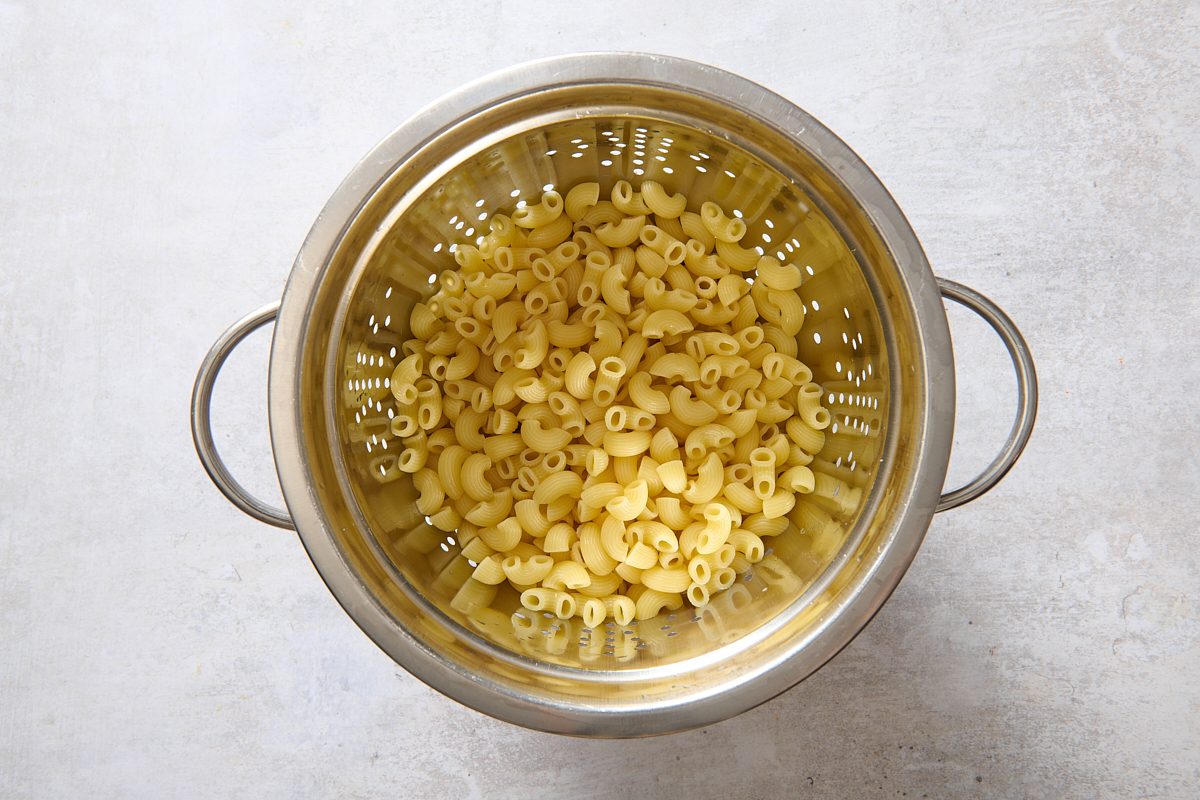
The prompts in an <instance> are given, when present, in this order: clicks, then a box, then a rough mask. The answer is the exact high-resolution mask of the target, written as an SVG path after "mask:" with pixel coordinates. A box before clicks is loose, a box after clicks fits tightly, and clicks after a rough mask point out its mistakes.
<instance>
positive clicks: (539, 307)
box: [385, 180, 849, 628]
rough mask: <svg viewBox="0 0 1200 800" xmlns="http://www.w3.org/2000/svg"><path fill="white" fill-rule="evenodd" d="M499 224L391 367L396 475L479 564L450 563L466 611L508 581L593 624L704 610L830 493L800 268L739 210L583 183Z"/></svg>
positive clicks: (620, 185)
mask: <svg viewBox="0 0 1200 800" xmlns="http://www.w3.org/2000/svg"><path fill="white" fill-rule="evenodd" d="M488 227H489V229H490V233H489V234H488V235H486V236H484V237H483V238H482V239H481V240H480V241H479V243H478V246H476V244H467V243H460V244H459V245H458V246H457V247H456V248H454V254H453V258H454V260H455V263H456V264H457V269H454V268H451V269H448V270H446V271H444V272H442V273H441V274H440V275H439V276H438V278H437V279H436V280H434V281H433V289H434V291H433V294H432V296H430V297H428V298H427V299H426V300H425V301H424V302H420V303H417V304H416V305H415V307H414V308H413V311H412V313H411V316H410V320H409V327H410V330H411V331H412V335H413V339H412V340H410V341H409V342H407V343H404V345H403V348H402V349H403V352H404V354H405V355H404V357H403V358H401V359H400V360H399V361H398V362H397V363H396V366H395V368H394V369H393V370H392V372H391V377H390V381H389V382H388V383H387V384H386V385H387V386H388V388H389V389H390V393H391V397H392V399H394V400H395V403H396V405H395V408H394V410H389V418H390V425H389V427H388V429H389V430H390V432H391V434H392V435H393V436H394V437H396V440H397V441H396V442H394V444H395V446H396V447H397V448H398V449H397V450H396V451H395V453H396V455H395V456H394V463H395V465H396V466H395V469H397V470H399V472H398V473H396V474H400V473H409V474H411V475H412V482H413V486H414V487H415V489H416V492H417V497H416V500H415V505H416V509H417V511H419V512H420V513H421V514H422V515H424V516H425V518H426V520H427V521H428V523H429V524H430V525H431V526H433V527H434V528H437V529H440V530H443V531H447V532H456V535H457V536H458V537H459V539H460V540H461V546H462V549H461V553H460V554H458V555H456V556H454V557H455V558H459V559H462V560H465V561H466V562H468V563H465V564H463V565H462V566H461V567H453V563H454V562H453V561H449V562H444V563H446V564H449V565H450V566H447V567H446V568H444V569H441V568H439V569H441V571H440V576H441V577H439V581H441V582H442V583H446V582H451V583H453V584H454V586H450V585H449V584H448V583H447V584H446V586H447V588H448V589H449V590H452V591H453V592H454V593H453V599H452V600H451V606H452V607H453V608H455V609H457V610H459V611H461V612H463V613H466V614H471V613H479V612H480V611H481V610H484V609H488V608H489V607H490V606H491V604H492V603H497V604H499V603H500V602H501V601H500V600H497V599H496V598H504V597H513V596H514V595H512V594H511V593H510V592H511V590H507V589H506V590H505V591H503V592H501V591H499V590H500V589H502V588H503V586H502V584H505V583H507V584H509V585H510V586H511V587H512V589H515V590H516V592H517V594H518V595H519V597H520V603H521V606H522V607H524V608H525V609H527V610H529V611H536V612H546V613H548V614H552V615H554V616H555V617H558V618H560V619H569V618H571V617H573V616H574V617H579V618H581V619H582V621H583V624H584V625H585V626H587V627H591V628H595V627H597V626H601V625H603V624H604V622H605V621H606V620H608V619H612V620H614V621H616V622H617V623H618V624H620V625H628V624H630V623H631V622H633V620H635V619H638V620H645V619H651V618H652V617H654V616H656V615H657V614H659V613H661V612H662V611H663V610H674V609H678V608H680V607H681V606H682V605H683V603H684V602H685V601H686V602H688V603H690V604H691V605H693V606H696V607H702V606H704V605H706V604H708V603H709V602H710V600H713V599H714V596H715V595H716V594H717V593H718V592H720V591H722V590H723V589H725V588H728V587H729V586H730V585H732V584H733V582H734V580H735V578H736V570H741V569H745V568H747V567H748V566H749V565H753V564H755V563H757V562H759V561H760V560H762V559H763V558H764V556H765V552H766V546H765V545H764V542H763V537H766V536H777V535H779V534H781V533H783V532H784V531H785V530H786V529H787V528H788V527H789V524H790V523H789V519H788V516H789V515H790V514H791V512H792V510H793V508H795V506H796V504H797V499H798V498H797V496H798V495H805V494H813V495H814V497H816V498H817V499H818V500H819V501H824V502H825V504H826V506H828V507H832V506H831V505H830V501H829V496H834V497H835V499H836V494H837V492H836V491H835V490H836V488H837V487H836V486H833V488H831V486H832V483H831V481H833V480H834V479H832V478H827V476H825V475H824V474H823V473H819V472H818V473H814V472H813V470H812V469H810V467H809V466H808V465H809V464H810V463H811V462H813V457H814V456H815V455H816V454H817V453H819V452H820V450H821V449H822V447H823V446H824V443H825V428H826V427H828V426H829V425H830V424H831V422H832V416H831V414H830V412H829V410H828V409H826V408H825V407H824V406H823V405H822V399H823V390H822V387H821V386H820V385H818V384H816V383H813V382H812V371H811V370H810V369H809V368H808V367H807V366H806V365H805V364H803V363H802V362H801V361H799V360H798V359H797V358H796V353H797V344H796V341H795V340H796V336H797V334H798V332H799V331H800V329H801V326H802V325H803V324H804V317H805V305H804V303H803V302H802V301H801V299H800V295H799V294H798V293H797V290H799V289H800V287H801V284H802V283H803V282H804V280H806V277H805V275H804V274H803V272H802V271H801V269H800V268H799V267H797V266H795V265H793V264H785V263H781V262H780V260H778V259H776V258H772V257H770V256H760V255H759V251H757V250H755V249H754V248H753V247H745V246H743V245H741V244H739V242H740V241H741V240H742V239H743V237H744V236H745V234H746V230H747V225H746V222H745V221H744V220H743V219H742V218H741V216H740V212H736V213H735V214H734V215H732V216H730V215H727V214H726V213H725V211H724V209H722V208H721V207H720V206H718V205H717V204H716V203H711V202H706V203H703V204H702V205H700V206H699V208H698V209H694V210H692V211H689V210H688V200H687V198H686V197H685V196H684V195H682V194H672V193H670V192H669V191H668V190H667V189H666V188H665V187H664V186H663V185H661V184H660V183H657V182H655V181H651V180H647V181H644V182H643V183H642V184H641V186H640V187H638V188H637V189H635V188H634V186H633V185H632V184H630V183H629V182H627V181H618V182H617V183H616V184H615V185H614V186H613V189H612V191H611V195H610V196H609V198H607V199H603V200H602V199H601V185H600V183H598V182H586V183H579V184H577V185H575V186H574V187H572V188H570V189H569V190H567V191H566V192H565V196H564V195H560V194H558V193H557V192H554V191H547V192H545V193H544V194H543V195H542V197H541V199H540V201H539V202H537V203H533V204H528V203H527V204H522V205H521V207H520V208H518V209H516V210H515V211H514V212H513V213H512V214H511V215H510V216H504V215H501V214H496V215H493V216H492V218H491V220H490V222H489V225H488ZM810 272H811V271H810ZM393 355H394V352H393ZM385 391H386V390H385ZM385 446H386V445H385ZM814 466H815V465H814ZM822 481H824V483H823V482H822ZM847 494H849V491H847ZM806 502H807V501H806ZM840 505H842V506H844V505H846V502H842V503H841V504H840ZM808 509H809V507H808V506H804V505H802V506H801V508H800V510H799V511H800V513H799V516H800V517H804V515H805V514H812V513H820V514H824V513H826V512H825V511H824V510H822V509H820V508H817V509H816V511H815V512H814V511H810V510H808ZM843 510H845V509H843ZM452 543H453V542H452ZM451 552H452V553H453V552H454V551H451ZM451 567H453V568H451ZM443 579H444V580H443ZM456 587H457V588H456ZM487 613H489V614H494V613H496V612H495V611H488V612H487Z"/></svg>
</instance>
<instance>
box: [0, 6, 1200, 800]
mask: <svg viewBox="0 0 1200 800" xmlns="http://www.w3.org/2000/svg"><path fill="white" fill-rule="evenodd" d="M885 5H886V6H889V7H888V8H884V6H885ZM251 6H252V7H251ZM321 6H322V7H318V4H315V3H308V2H295V1H293V2H279V1H278V0H270V1H269V2H264V3H255V4H243V3H236V2H211V3H181V4H166V3H153V2H147V3H143V4H134V3H127V2H122V3H96V4H86V3H59V2H48V1H45V0H43V1H41V2H33V1H32V0H30V1H29V2H21V1H20V0H18V2H13V1H12V0H7V1H5V2H0V364H2V365H3V368H2V370H0V422H2V424H3V429H2V430H3V432H2V433H0V453H2V455H3V458H2V459H0V796H2V797H5V798H26V797H29V798H79V797H96V798H108V797H112V798H117V797H153V798H169V797H179V798H207V797H213V798H218V797H220V798H239V797H246V798H294V797H321V798H325V797H339V798H358V797H376V796H393V797H404V798H425V797H430V798H435V797H489V798H490V797H575V798H585V797H597V798H599V797H626V796H628V797H634V796H638V797H655V798H683V797H688V798H692V797H712V798H723V797H737V798H768V797H905V796H907V797H911V798H918V797H1047V798H1066V797H1079V798H1098V797H1113V798H1133V797H1162V798H1167V797H1172V798H1183V797H1189V796H1191V797H1194V796H1196V792H1197V791H1198V789H1197V785H1198V784H1200V755H1198V751H1200V669H1198V668H1200V647H1198V643H1197V640H1198V638H1200V580H1198V576H1200V569H1198V563H1200V555H1198V550H1200V548H1198V546H1197V545H1198V543H1200V538H1198V534H1197V531H1196V524H1197V520H1198V519H1200V504H1198V501H1197V490H1198V489H1200V467H1198V463H1197V455H1196V453H1197V450H1198V449H1200V436H1198V435H1197V431H1196V426H1197V411H1198V410H1200V409H1198V408H1197V400H1196V398H1197V396H1200V368H1197V366H1196V362H1195V360H1194V354H1195V337H1196V329H1197V327H1198V325H1200V292H1198V289H1197V270H1198V267H1197V261H1196V254H1197V252H1198V251H1200V236H1198V228H1197V222H1196V214H1197V211H1198V208H1197V200H1198V195H1200V168H1198V164H1197V160H1198V156H1200V139H1198V135H1197V130H1198V125H1200V119H1198V113H1197V108H1198V97H1200V91H1198V90H1200V84H1198V80H1197V77H1198V69H1200V64H1198V59H1197V52H1198V49H1197V42H1198V41H1200V11H1198V7H1197V5H1196V4H1195V3H1175V2H1165V3H1157V4H1137V3H1132V2H1116V3H1057V2H1035V1H1034V0H1020V2H1015V3H1003V4H996V3H986V2H966V3H960V4H954V5H952V6H945V7H937V6H935V5H933V4H902V5H897V6H893V5H891V4H876V3H850V4H845V3H831V4H827V5H812V4H794V3H790V2H786V1H785V0H775V1H774V2H768V3H761V4H757V5H755V6H754V7H753V8H752V7H750V6H749V5H747V6H744V7H739V8H738V10H737V11H736V13H731V6H730V4H728V3H710V2H702V3H694V4H688V8H687V10H684V7H683V6H682V4H681V5H679V6H678V7H677V8H674V9H672V10H670V11H668V10H666V9H663V8H658V7H654V6H653V4H649V3H642V2H638V3H627V2H610V3H604V4H596V5H581V4H572V3H562V4H553V5H551V4H546V5H545V6H539V5H538V4H534V3H515V2H500V3H487V4H479V5H478V6H477V7H476V6H473V5H470V4H463V3H446V4H415V3H403V2H402V3H367V4H358V3H335V4H321ZM596 48H613V49H643V50H653V51H662V52H666V53H671V54H677V55H683V56H689V57H693V58H697V59H700V60H706V61H710V62H712V63H715V64H718V65H720V66H723V67H726V68H729V69H732V70H734V71H737V72H740V73H742V74H745V75H747V76H749V77H750V78H753V79H755V80H758V81H760V82H762V83H764V84H766V85H768V86H770V87H772V88H774V89H776V90H777V91H779V92H781V93H782V94H784V95H786V96H788V97H790V98H792V99H794V100H795V101H796V102H797V103H798V104H800V105H802V106H804V107H806V108H807V109H808V110H810V111H811V112H813V113H814V114H815V115H816V116H817V117H818V118H820V119H822V120H823V121H825V122H826V123H827V124H828V125H829V126H831V127H832V128H833V129H834V130H835V131H837V132H838V133H839V134H841V135H842V136H843V137H844V138H845V139H846V140H847V141H848V142H849V143H850V144H851V146H853V147H854V148H855V149H856V150H857V151H858V152H859V153H860V154H861V155H862V156H863V157H864V158H865V159H866V161H867V162H868V163H869V164H871V165H872V167H874V168H875V169H876V171H877V172H878V173H879V174H880V176H881V177H882V178H883V180H884V182H885V183H886V184H887V185H888V186H889V187H890V188H891V190H892V191H893V193H894V194H895V196H896V197H897V199H898V200H899V202H900V205H901V206H902V207H903V208H904V209H905V210H906V212H907V213H908V215H909V216H910V218H911V220H912V222H913V225H914V227H915V228H916V230H917V231H918V233H919V234H920V235H921V237H922V239H923V241H924V244H925V246H926V248H927V250H928V253H929V256H930V260H931V261H932V263H933V264H934V265H935V268H936V269H937V271H938V272H939V273H940V274H943V275H946V276H948V277H952V278H955V279H959V280H962V281H964V282H966V283H969V284H970V285H972V286H975V287H977V288H978V289H980V290H982V291H984V292H986V293H988V294H990V295H991V296H993V297H994V298H995V299H996V300H998V301H999V302H1000V303H1002V304H1003V305H1004V306H1005V307H1007V309H1008V310H1009V311H1010V312H1011V314H1012V315H1013V316H1014V317H1015V318H1016V320H1017V321H1018V322H1019V323H1020V324H1021V326H1022V327H1023V329H1024V331H1025V334H1026V336H1027V337H1028V339H1029V341H1030V343H1031V345H1032V346H1033V348H1034V349H1035V352H1036V354H1037V357H1038V366H1039V369H1040V373H1041V379H1042V388H1043V400H1042V411H1041V417H1040V422H1039V424H1038V429H1037V432H1036V435H1035V438H1034V440H1033V443H1032V445H1031V446H1030V448H1029V450H1028V452H1027V453H1026V455H1025V458H1024V460H1023V461H1022V463H1021V464H1020V465H1019V466H1018V468H1017V469H1016V471H1015V472H1014V473H1013V474H1012V475H1011V476H1010V477H1009V478H1008V479H1007V480H1006V481H1005V482H1004V483H1003V484H1002V486H1001V487H1000V488H998V489H997V490H996V491H995V492H993V493H992V494H990V495H988V496H987V497H986V498H984V499H982V500H980V501H978V502H976V503H973V504H972V505H970V506H968V507H965V508H962V509H959V510H957V511H954V512H951V513H947V514H944V515H940V516H939V517H937V519H936V520H935V521H934V524H933V528H932V531H931V534H930V536H929V538H928V540H927V542H926V545H925V547H924V549H923V550H922V552H921V553H920V555H919V557H918V558H917V560H916V563H915V564H914V566H913V568H912V570H911V571H910V572H909V574H908V576H907V577H906V578H905V580H904V582H903V583H902V585H901V586H900V588H899V590H898V591H897V592H896V594H895V595H894V597H893V598H892V600H891V601H890V602H889V603H888V604H887V606H886V607H885V609H884V610H883V612H882V613H881V614H880V615H879V616H878V618H877V619H876V620H875V621H874V622H873V623H872V624H871V626H870V627H869V628H868V629H867V630H866V632H865V633H863V635H862V636H860V637H859V638H858V639H857V640H856V641H855V642H854V643H853V644H852V645H851V646H850V647H849V648H848V649H847V650H846V651H845V652H843V653H842V654H841V655H840V656H838V658H837V659H836V660H835V661H833V662H832V663H831V664H830V665H829V666H828V667H826V668H825V669H824V670H822V671H821V672H820V673H818V674H817V675H816V676H814V677H813V678H812V679H810V680H808V681H807V682H805V683H803V684H801V685H800V686H799V687H797V688H795V689H794V690H792V691H791V692H788V693H787V694H786V695H784V696H782V697H780V698H778V699H776V700H775V701H773V702H771V703H768V704H767V705H765V706H763V707H761V708H759V709H757V710H754V711H752V712H749V713H747V714H745V715H743V716H741V717H739V718H736V719H734V720H732V721H729V722H726V723H723V724H720V725H715V726H713V727H711V728H707V729H704V730H699V731H695V732H692V733H687V734H682V735H677V736H671V737H666V738H660V739H656V740H652V741H642V742H593V741H576V740H564V739H560V738H554V737H551V736H547V735H542V734H537V733H530V732H527V731H524V730H520V729H517V728H513V727H510V726H508V725H505V724H502V723H499V722H495V721H493V720H490V719H487V718H484V717H482V716H480V715H478V714H475V713H474V712H471V711H469V710H467V709H465V708H462V707H460V706H458V705H456V704H455V703H453V702H451V701H449V700H447V699H445V698H443V697H441V696H438V695H436V694H434V693H433V692H431V691H430V690H428V689H426V688H425V687H424V686H422V685H421V684H419V683H418V682H417V681H416V680H414V679H412V678H411V677H409V676H407V675H406V674H405V673H403V672H402V671H401V670H400V669H398V668H397V667H396V666H395V665H394V664H393V663H391V662H390V661H389V660H388V659H387V658H386V657H385V656H383V655H382V653H380V652H379V651H377V650H376V649H375V647H374V646H373V645H372V644H371V643H370V642H369V641H368V640H367V639H366V638H365V637H364V636H363V635H362V634H361V633H360V632H359V631H358V630H357V628H355V626H354V625H353V624H352V623H351V622H350V620H349V619H348V618H347V617H346V616H345V615H344V614H343V613H342V611H341V610H340V608H339V607H338V606H337V604H336V603H335V602H334V601H333V599H332V598H331V596H330V595H329V594H328V593H327V591H326V589H325V587H324V586H323V585H322V583H321V581H320V579H319V578H318V576H317V575H316V573H315V571H314V570H313V569H312V567H311V565H310V564H309V562H308V561H307V559H306V557H305V555H304V553H303V551H302V549H301V548H300V547H299V545H298V543H297V542H296V541H295V540H294V538H293V537H292V536H290V535H289V534H286V533H283V532H280V531H277V530H273V529H270V528H267V527H264V526H262V525H259V524H256V523H254V522H252V521H250V520H248V519H247V518H245V517H243V516H241V515H240V514H239V513H238V512H236V511H235V510H234V509H233V508H232V507H231V506H229V505H228V504H227V503H226V502H225V501H224V500H223V499H222V498H221V497H220V496H219V495H218V494H217V493H216V491H215V490H214V489H213V488H212V486H211V485H210V484H209V483H208V480H207V479H206V478H205V477H204V475H203V473H202V472H201V470H200V467H199V465H198V464H197V461H196V459H195V457H194V455H193V453H192V447H191V442H190V439H189V435H188V430H187V414H186V410H187V399H188V395H189V391H190V388H191V381H192V378H193V375H194V370H195V368H196V366H197V365H198V363H199V361H200V359H201V357H202V356H203V354H204V351H205V350H206V348H207V347H208V345H209V344H210V342H211V340H212V339H213V338H214V337H215V336H216V335H217V333H218V332H219V331H220V330H221V329H222V328H223V327H224V326H225V325H226V324H227V323H229V322H230V321H232V320H233V319H235V318H236V317H238V316H240V315H241V314H242V313H243V312H244V311H246V310H248V309H250V308H252V307H255V306H258V305H259V304H261V303H264V302H266V301H268V300H271V299H273V298H276V297H278V296H279V293H280V291H281V288H282V284H283V281H284V279H285V277H286V275H287V271H288V268H289V265H290V261H291V258H292V257H293V255H294V253H295V251H296V249H297V248H298V246H299V243H300V241H301V240H302V238H303V236H304V234H305V232H306V230H307V228H308V226H309V224H310V223H311V221H312V219H313V218H314V216H315V215H316V213H317V211H318V210H319V209H320V208H321V206H322V204H323V202H324V200H325V198H326V197H327V195H328V193H329V192H330V191H331V190H332V189H333V187H334V186H335V185H336V184H337V182H338V181H339V180H340V178H341V176H342V175H343V174H344V173H345V172H346V171H347V170H348V169H349V168H350V166H351V165H352V164H353V163H354V162H355V160H356V159H357V158H358V157H359V156H360V155H361V154H362V153H364V152H365V151H366V149H367V148H368V147H370V146H371V145H372V144H373V143H374V142H375V141H376V140H378V139H379V138H380V137H381V136H383V135H384V134H385V133H386V132H387V131H388V130H389V129H390V128H392V127H393V126H394V125H396V124H398V123H399V122H400V121H402V120H403V119H405V118H406V117H407V116H408V115H409V114H411V113H412V112H413V111H414V110H416V109H417V108H418V107H419V106H421V105H422V104H424V103H426V102H428V101H430V100H433V99H434V98H436V97H437V96H438V95H440V94H442V93H443V92H446V91H448V90H450V89H453V88H454V87H456V86H458V85H459V84H461V83H462V82H464V81H467V80H470V79H472V78H474V77H476V76H479V75H481V74H483V73H485V72H488V71H490V70H493V69H496V68H499V67H502V66H505V65H508V64H511V63H513V62H516V61H520V60H524V59H527V58H532V57H536V56H541V55H546V54H553V53H561V52H568V51H573V50H580V49H596ZM951 321H952V325H953V330H954V335H955V342H956V346H957V350H958V353H959V365H960V370H959V375H960V383H961V393H960V403H961V412H960V421H959V426H958V432H957V435H956V450H955V460H954V464H953V468H952V471H953V478H954V479H955V480H958V479H962V478H965V477H966V476H967V475H969V474H970V473H971V471H972V470H973V469H975V468H978V467H979V466H981V465H982V464H983V463H985V462H986V460H987V459H988V458H989V457H990V454H991V451H992V449H993V448H994V447H995V446H996V444H997V443H998V442H999V440H1000V438H1001V437H1002V436H1003V433H1004V431H1005V429H1006V427H1007V425H1008V418H1009V417H1008V414H1009V410H1010V408H1011V406H1012V404H1013V397H1014V391H1013V387H1012V378H1011V375H1010V372H1009V370H1008V367H1007V364H1006V362H1005V360H1004V357H1003V352H1002V349H1001V347H1000V345H999V344H998V343H997V342H996V341H994V340H993V339H992V338H991V337H990V336H989V334H988V332H987V329H986V327H985V326H984V325H983V324H982V323H979V322H977V321H975V320H973V319H971V318H970V317H968V316H967V315H966V314H965V313H963V312H959V311H958V310H957V309H954V310H952V311H951ZM1189 342H1190V344H1189ZM266 349H267V337H266V336H265V335H262V336H259V337H257V338H255V339H254V340H252V342H251V343H250V344H249V345H248V346H247V347H246V348H245V350H244V352H239V353H238V354H237V355H235V357H234V358H233V360H232V361H231V363H230V366H229V372H228V375H227V377H226V378H225V379H223V382H222V384H221V386H220V387H219V392H218V397H217V402H216V413H217V415H218V419H219V420H220V425H219V431H218V433H219V438H220V443H221V444H222V446H223V447H224V450H225V452H226V453H228V454H229V457H230V460H231V462H232V463H233V465H234V467H235V469H236V471H237V472H238V474H239V475H243V476H245V477H246V480H247V482H248V483H250V484H251V485H252V486H254V487H256V488H258V489H259V490H260V491H262V492H264V493H273V492H277V490H276V489H275V488H274V486H273V473H272V467H271V464H270V460H269V459H270V457H269V454H268V449H267V448H268V445H267V439H266V433H265V430H266V429H265V422H264V420H263V413H262V411H263V404H264V398H265V386H264V380H265V376H264V374H263V370H264V366H265V358H266Z"/></svg>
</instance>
